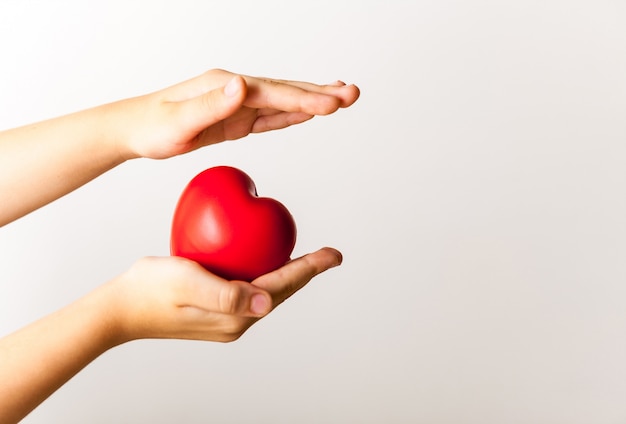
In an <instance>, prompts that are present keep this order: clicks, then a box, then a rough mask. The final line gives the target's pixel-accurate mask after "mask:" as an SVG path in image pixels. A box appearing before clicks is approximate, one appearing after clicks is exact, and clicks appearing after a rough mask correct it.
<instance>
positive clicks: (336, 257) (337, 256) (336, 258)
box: [320, 247, 343, 268]
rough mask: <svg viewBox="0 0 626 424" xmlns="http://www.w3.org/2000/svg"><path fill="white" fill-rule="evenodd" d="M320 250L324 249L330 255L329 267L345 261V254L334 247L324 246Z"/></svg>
mask: <svg viewBox="0 0 626 424" xmlns="http://www.w3.org/2000/svg"><path fill="white" fill-rule="evenodd" d="M320 251H324V252H326V253H327V254H328V255H329V258H328V260H329V264H330V266H329V268H334V267H336V266H339V265H341V264H342V263H343V254H342V253H341V252H340V251H339V250H337V249H335V248H334V247H323V248H322V249H320Z"/></svg>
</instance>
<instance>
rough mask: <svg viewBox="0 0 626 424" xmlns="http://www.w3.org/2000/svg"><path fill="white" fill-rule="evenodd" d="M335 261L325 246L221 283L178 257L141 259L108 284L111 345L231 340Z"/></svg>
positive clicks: (333, 253) (333, 252) (335, 256)
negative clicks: (161, 340)
mask: <svg viewBox="0 0 626 424" xmlns="http://www.w3.org/2000/svg"><path fill="white" fill-rule="evenodd" d="M340 263H341V254H340V253H339V252H338V251H336V250H335V249H331V248H324V249H321V250H319V251H317V252H315V253H311V254H308V255H305V256H303V257H301V258H298V259H295V260H293V261H291V262H289V263H288V264H286V265H285V266H283V267H282V268H280V269H278V270H276V271H274V272H271V273H269V274H266V275H263V276H261V277H259V278H258V279H256V280H254V281H253V282H252V283H246V282H243V281H226V280H224V279H222V278H220V277H217V276H215V275H214V274H211V273H209V272H208V271H206V270H205V269H204V268H202V267H201V266H200V265H199V264H197V263H195V262H192V261H189V260H187V259H183V258H178V257H159V258H144V259H142V260H140V261H138V262H137V263H136V264H135V265H134V266H133V267H132V268H131V269H130V270H129V271H128V272H126V273H125V274H123V275H122V276H121V277H119V278H118V279H116V280H113V281H112V282H111V283H110V284H109V285H108V289H112V293H114V296H115V297H114V300H113V301H112V302H111V304H112V305H114V308H116V309H114V311H113V312H114V313H115V317H116V318H115V321H114V324H113V325H112V327H111V328H112V329H115V330H116V331H117V336H116V338H117V340H116V341H115V342H114V344H120V343H124V342H126V341H130V340H135V339H144V338H177V339H193V340H208V341H218V342H230V341H233V340H236V339H238V338H239V337H240V336H241V335H242V334H243V333H244V332H245V331H246V330H247V329H248V328H249V327H250V326H251V325H252V324H254V323H255V322H256V321H258V320H259V319H260V318H261V317H263V316H265V315H267V314H268V313H269V312H270V311H271V310H273V309H274V308H276V307H277V306H278V305H279V304H280V303H282V302H283V301H284V300H285V299H287V298H288V297H289V296H291V295H292V294H294V293H295V292H297V291H298V290H300V289H301V288H302V287H304V286H305V285H306V284H307V283H308V282H309V281H310V280H311V279H312V278H313V277H314V276H316V275H317V274H319V273H321V272H324V271H326V270H327V269H329V268H331V267H333V266H337V265H339V264H340ZM106 287H107V286H105V287H103V288H106Z"/></svg>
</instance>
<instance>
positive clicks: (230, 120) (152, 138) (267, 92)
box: [110, 69, 360, 159]
mask: <svg viewBox="0 0 626 424" xmlns="http://www.w3.org/2000/svg"><path fill="white" fill-rule="evenodd" d="M359 94H360V93H359V89H358V88H357V87H356V86H354V85H345V84H344V83H342V82H340V81H338V82H336V83H333V84H329V85H316V84H312V83H307V82H298V81H284V80H275V79H265V78H254V77H249V76H241V75H237V74H233V73H231V72H228V71H224V70H219V69H215V70H211V71H208V72H205V73H204V74H202V75H200V76H198V77H195V78H192V79H190V80H188V81H184V82H182V83H180V84H176V85H174V86H171V87H169V88H166V89H164V90H160V91H157V92H155V93H151V94H148V95H145V96H141V97H136V98H133V99H128V100H123V101H121V102H117V103H113V104H112V105H110V106H111V107H110V110H112V111H113V112H114V113H115V112H121V113H122V115H121V116H120V117H119V118H120V119H114V120H112V121H111V122H114V126H115V125H117V126H116V127H115V128H113V131H114V132H115V134H116V135H115V138H116V140H118V142H119V151H120V154H121V155H122V157H124V158H125V159H130V158H135V157H148V158H154V159H162V158H167V157H171V156H175V155H179V154H182V153H186V152H189V151H192V150H194V149H197V148H199V147H202V146H206V145H209V144H214V143H219V142H221V141H225V140H234V139H238V138H241V137H244V136H246V135H248V134H250V133H259V132H264V131H270V130H275V129H280V128H285V127H288V126H290V125H294V124H298V123H301V122H304V121H307V120H309V119H311V118H312V117H313V116H315V115H328V114H331V113H333V112H335V111H337V110H338V109H339V108H344V107H348V106H350V105H352V104H353V103H354V102H355V101H356V100H357V99H358V97H359ZM115 123H117V124H115Z"/></svg>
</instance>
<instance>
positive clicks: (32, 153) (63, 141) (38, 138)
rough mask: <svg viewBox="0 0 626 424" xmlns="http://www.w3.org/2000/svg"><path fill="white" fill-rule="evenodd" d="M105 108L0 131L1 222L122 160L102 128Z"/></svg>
mask: <svg viewBox="0 0 626 424" xmlns="http://www.w3.org/2000/svg"><path fill="white" fill-rule="evenodd" d="M109 109H110V106H107V105H105V106H100V107H97V108H93V109H88V110H84V111H81V112H77V113H73V114H70V115H66V116H62V117H59V118H55V119H50V120H47V121H43V122H39V123H35V124H31V125H27V126H24V127H20V128H15V129H11V130H7V131H4V132H0V205H1V206H0V226H2V225H5V224H7V223H9V222H11V221H14V220H15V219H17V218H19V217H21V216H23V215H26V214H28V213H29V212H32V211H34V210H35V209H38V208H39V207H41V206H44V205H46V204H48V203H50V202H52V201H53V200H55V199H57V198H59V197H62V196H63V195H65V194H67V193H69V192H71V191H73V190H75V189H76V188H78V187H80V186H82V185H83V184H85V183H87V182H89V181H90V180H92V179H94V178H96V177H97V176H99V175H100V174H102V173H104V172H106V171H108V170H109V169H111V168H113V167H115V166H117V165H119V164H120V163H122V162H123V161H124V159H123V158H122V157H121V155H120V153H119V151H118V150H117V146H116V142H117V140H115V138H114V136H113V135H112V132H110V131H109V128H107V122H110V119H107V116H108V115H110V111H109Z"/></svg>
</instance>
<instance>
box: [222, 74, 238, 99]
mask: <svg viewBox="0 0 626 424" xmlns="http://www.w3.org/2000/svg"><path fill="white" fill-rule="evenodd" d="M237 93H239V82H238V81H237V77H233V79H231V80H230V81H229V82H228V84H226V87H224V94H226V95H227V96H228V97H235V96H236V95H237Z"/></svg>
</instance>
